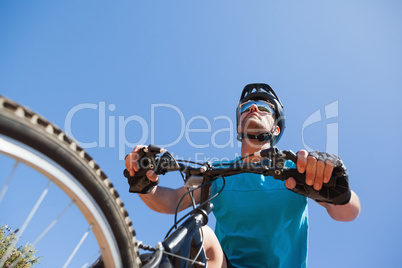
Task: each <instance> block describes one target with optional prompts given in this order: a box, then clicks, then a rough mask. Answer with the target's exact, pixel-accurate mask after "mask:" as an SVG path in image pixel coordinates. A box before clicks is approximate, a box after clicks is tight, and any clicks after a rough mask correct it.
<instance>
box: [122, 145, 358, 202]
mask: <svg viewBox="0 0 402 268" xmlns="http://www.w3.org/2000/svg"><path fill="white" fill-rule="evenodd" d="M161 153H163V154H162V155H160V156H159V154H161ZM253 155H254V156H261V157H262V160H261V161H259V162H256V163H246V162H242V161H241V159H243V158H241V159H240V160H238V161H235V162H232V163H219V164H215V165H212V164H211V163H209V162H206V163H203V164H201V165H200V166H198V167H195V166H194V164H189V163H188V162H185V161H182V162H179V161H177V160H176V159H174V157H173V156H172V155H171V154H170V153H168V152H166V150H164V149H161V148H159V147H156V146H153V145H150V146H148V148H147V149H145V150H144V149H143V150H141V152H140V158H139V161H138V163H139V166H140V170H139V171H138V172H136V174H135V175H134V176H133V177H131V176H130V174H129V173H128V171H127V170H125V171H124V176H125V177H126V178H127V179H128V182H129V184H130V192H141V193H144V191H142V189H141V187H144V185H145V188H146V187H148V188H151V189H152V188H153V186H155V185H156V183H154V182H151V181H150V180H148V179H147V178H146V172H147V171H148V170H150V169H151V170H153V171H154V172H155V173H156V174H158V175H164V174H166V173H167V172H171V171H180V172H182V173H184V174H185V175H186V176H185V178H186V180H187V179H189V178H190V177H191V176H202V177H203V178H204V182H205V181H206V180H208V181H211V180H215V179H217V178H219V177H227V176H231V175H236V174H239V173H256V174H262V175H264V176H272V177H273V178H275V179H277V180H281V181H285V180H287V179H288V178H290V177H292V178H294V179H295V181H296V187H295V188H294V189H291V190H292V191H293V192H296V193H298V194H301V195H304V196H307V197H310V198H312V199H314V200H316V201H318V202H327V203H332V204H335V205H343V204H346V203H347V202H349V200H350V195H351V192H350V188H349V183H348V173H347V171H346V168H345V166H344V165H343V163H342V161H341V160H340V159H339V158H337V161H336V163H335V166H334V170H333V173H332V176H331V179H330V180H329V182H328V183H324V184H323V185H322V188H321V190H319V191H317V190H315V189H314V188H313V186H310V185H307V184H306V182H305V176H306V175H305V173H299V172H298V171H297V169H295V168H288V167H286V166H285V162H286V160H290V161H292V162H293V163H297V155H296V154H295V153H294V152H292V151H281V150H279V149H278V148H277V147H272V148H269V149H265V150H262V151H259V152H257V153H254V154H253ZM250 156H252V155H250ZM147 190H148V192H149V191H150V189H147ZM145 193H146V191H145Z"/></svg>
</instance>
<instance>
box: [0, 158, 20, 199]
mask: <svg viewBox="0 0 402 268" xmlns="http://www.w3.org/2000/svg"><path fill="white" fill-rule="evenodd" d="M19 163H20V161H18V160H16V161H15V164H14V166H13V169H12V170H11V172H10V174H9V175H8V178H7V180H6V183H4V185H3V187H2V188H1V191H0V204H1V201H3V198H4V196H5V195H6V193H7V190H8V186H9V185H10V183H11V180H12V179H13V177H14V173H15V170H16V169H17V166H18V164H19Z"/></svg>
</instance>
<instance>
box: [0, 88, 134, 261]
mask: <svg viewBox="0 0 402 268" xmlns="http://www.w3.org/2000/svg"><path fill="white" fill-rule="evenodd" d="M0 163H1V171H2V172H1V178H0V187H1V190H0V211H1V213H0V224H1V225H6V226H9V228H10V227H11V228H14V232H15V234H16V239H15V241H13V245H16V244H17V243H19V244H20V243H30V244H32V245H34V247H35V248H37V249H38V254H39V255H40V256H43V264H44V265H45V266H47V267H68V266H69V267H97V266H99V264H100V263H102V265H104V266H105V267H139V265H140V259H139V253H138V246H137V241H136V239H135V232H134V229H133V228H132V222H131V220H130V219H129V217H128V213H127V211H126V210H125V209H124V205H123V202H122V201H121V199H120V198H119V195H118V193H117V192H116V190H115V189H114V187H113V184H112V183H111V181H110V180H109V179H108V177H107V176H106V174H105V173H104V172H103V171H102V170H101V169H100V168H99V166H98V165H97V164H96V162H95V161H94V160H93V159H92V158H91V157H90V156H89V155H88V154H87V153H86V152H85V150H83V149H82V148H81V147H80V146H79V145H77V143H76V142H74V141H73V140H72V139H70V138H69V137H67V135H66V134H65V133H64V132H63V131H61V130H60V129H59V128H58V127H56V126H55V125H53V124H52V123H50V122H49V121H47V120H46V119H45V118H44V117H42V116H40V115H38V114H36V113H35V112H33V111H31V110H30V109H28V108H26V107H23V106H21V105H19V104H17V103H15V102H14V101H12V100H9V99H7V98H5V97H1V96H0ZM6 165H9V167H7V166H6ZM23 186H27V187H25V188H28V189H24V187H23ZM13 188H16V189H17V190H16V191H14V190H13ZM36 188H39V191H38V192H34V190H36ZM40 188H42V189H40ZM45 197H46V198H45ZM48 199H50V200H48ZM59 199H60V203H61V204H59V203H54V202H53V200H57V201H59ZM22 205H25V207H26V208H25V207H22ZM24 213H26V215H23V214H24ZM76 215H77V216H76ZM49 216H52V217H53V218H50V217H49ZM38 219H39V220H38ZM77 223H80V224H77ZM76 226H77V227H76ZM17 228H18V231H17V230H16V229H17ZM26 230H28V231H30V232H25V231H26ZM30 233H33V234H32V236H31V234H30ZM77 234H79V236H77ZM18 240H20V241H18ZM44 246H47V247H46V249H45V247H44ZM79 249H80V250H79ZM12 250H13V248H12V247H9V248H8V251H7V252H5V253H4V254H3V257H2V258H1V257H0V267H3V265H4V263H5V261H6V259H7V256H8V255H9V253H10V251H12ZM81 251H84V253H81ZM53 259H55V261H56V260H57V261H60V262H52V261H53ZM99 260H102V262H100V261H99ZM16 264H17V262H14V263H13V264H12V265H11V267H14V266H15V265H16Z"/></svg>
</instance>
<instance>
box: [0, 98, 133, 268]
mask: <svg viewBox="0 0 402 268" xmlns="http://www.w3.org/2000/svg"><path fill="white" fill-rule="evenodd" d="M0 134H1V135H3V136H4V137H5V138H9V139H11V140H16V141H17V142H18V143H20V144H23V145H25V146H27V147H28V149H31V150H33V151H35V152H37V153H39V155H43V158H46V157H47V158H48V159H50V160H51V161H50V162H51V163H56V164H54V165H59V166H60V167H61V168H62V169H64V171H65V172H67V173H68V174H70V175H71V176H72V177H73V178H74V179H75V181H76V182H77V184H79V185H78V187H80V188H81V189H83V191H86V194H88V195H89V196H88V197H87V199H88V200H92V201H93V202H94V204H86V203H85V202H87V203H88V201H85V202H84V201H82V200H78V199H79V198H78V199H77V193H75V192H74V190H72V187H70V186H69V185H62V182H60V181H56V182H55V183H56V184H57V186H59V188H61V189H62V190H63V191H64V192H65V193H66V194H67V195H68V196H69V197H70V198H71V199H72V200H74V202H75V203H76V205H77V207H78V208H79V209H80V211H81V213H82V214H83V215H84V217H85V218H86V220H87V221H88V224H90V225H93V228H92V230H93V233H94V235H95V237H96V240H97V242H98V245H99V247H100V248H101V249H102V258H103V262H104V265H105V267H119V266H121V267H133V268H135V267H140V266H141V261H140V258H139V251H138V244H137V240H136V238H135V231H134V229H133V227H132V222H131V220H130V218H129V216H128V213H127V211H126V210H125V208H124V204H123V202H122V201H121V199H120V197H119V194H118V193H117V191H116V190H115V189H114V187H113V184H112V183H111V181H110V180H109V179H108V177H107V176H106V174H105V173H104V172H103V171H102V170H101V169H100V167H99V166H98V165H97V164H96V163H95V161H94V160H93V159H92V158H91V157H90V156H89V155H88V154H87V153H86V152H85V150H84V149H83V148H81V147H80V146H78V145H77V144H76V143H75V142H74V141H73V140H72V139H71V138H69V137H68V136H67V135H66V134H65V133H64V132H63V131H62V130H60V129H59V128H58V127H56V126H55V125H54V124H52V123H50V122H49V121H48V120H46V119H45V118H44V117H42V116H40V115H38V114H36V113H35V112H33V111H32V110H30V109H28V108H26V107H24V106H22V105H19V104H18V103H16V102H14V101H12V100H10V99H7V98H5V97H3V96H0ZM0 138H1V137H0ZM26 164H27V163H26ZM28 164H29V163H28ZM49 179H51V180H52V179H53V178H49ZM87 199H85V200H87ZM83 200H84V199H83ZM91 207H96V208H97V209H98V210H100V212H97V211H95V213H93V212H92V211H90V209H91ZM91 213H92V214H91ZM96 213H99V214H100V215H101V217H103V219H102V221H105V223H102V224H103V225H102V224H99V223H98V222H97V218H96V215H98V214H96ZM95 214H96V215H95ZM94 215H95V216H94ZM102 226H103V227H102ZM104 226H106V227H104ZM102 228H104V229H105V228H106V229H107V230H111V231H110V236H112V240H113V241H112V240H110V241H112V242H113V243H115V244H117V249H114V248H113V247H115V246H116V245H115V244H113V243H111V242H110V241H109V240H108V236H107V235H109V234H106V233H105V230H104V229H102ZM109 239H110V237H109ZM112 244H113V245H112ZM113 250H115V251H113ZM113 252H114V253H113ZM116 252H118V254H117V255H118V256H117V257H116V256H115V255H116ZM113 254H114V255H113ZM117 258H119V259H117Z"/></svg>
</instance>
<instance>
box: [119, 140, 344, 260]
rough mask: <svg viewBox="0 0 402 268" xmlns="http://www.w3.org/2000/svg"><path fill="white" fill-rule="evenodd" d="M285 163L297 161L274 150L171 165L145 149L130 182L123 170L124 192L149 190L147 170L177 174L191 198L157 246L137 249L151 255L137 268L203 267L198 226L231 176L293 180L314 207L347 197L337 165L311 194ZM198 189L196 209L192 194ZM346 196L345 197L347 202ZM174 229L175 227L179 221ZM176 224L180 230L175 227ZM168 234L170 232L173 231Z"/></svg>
mask: <svg viewBox="0 0 402 268" xmlns="http://www.w3.org/2000/svg"><path fill="white" fill-rule="evenodd" d="M250 156H260V157H262V160H261V161H259V162H253V163H248V162H243V161H242V160H244V159H245V158H247V157H250ZM286 161H291V162H293V163H296V162H297V155H296V154H295V153H294V152H292V151H281V150H279V149H278V148H277V147H272V148H269V149H266V150H262V151H259V152H256V153H254V154H251V155H247V156H244V157H242V158H239V159H237V160H234V161H231V162H220V163H212V164H211V163H209V162H206V163H194V162H190V161H185V160H176V159H175V158H174V157H173V156H172V155H171V154H170V153H169V152H167V151H166V150H165V149H162V148H159V147H157V146H154V145H149V146H148V147H145V148H143V149H142V150H141V151H140V158H139V159H138V164H139V166H140V170H139V171H138V172H136V174H135V176H133V177H131V176H130V174H129V173H128V171H127V170H124V176H125V177H126V178H127V179H128V183H129V185H130V189H129V191H130V192H134V193H136V192H139V188H145V189H147V188H148V189H147V190H148V191H149V187H148V186H149V185H147V184H150V185H151V186H152V182H150V181H149V180H148V179H146V177H145V175H146V172H147V171H148V170H150V169H152V170H153V171H154V172H155V173H156V174H159V175H164V174H166V173H168V172H172V171H179V172H180V174H181V175H182V177H183V180H184V183H185V186H186V187H187V189H188V192H187V193H186V195H187V194H188V195H190V197H191V198H192V203H193V209H192V210H191V211H190V212H189V213H187V214H186V215H185V216H183V217H182V218H181V219H180V220H177V213H178V210H179V207H180V205H181V202H182V201H183V199H184V197H185V196H183V198H182V199H181V201H180V202H179V204H177V209H176V214H175V223H174V226H173V227H172V228H171V229H170V230H169V232H168V234H167V235H166V237H165V239H164V240H163V242H161V243H159V244H158V245H157V247H156V248H152V247H149V246H145V245H142V244H140V245H139V247H140V248H141V249H145V250H150V251H152V253H148V254H142V255H141V256H140V257H141V261H142V264H143V267H146V268H150V267H177V268H182V267H183V268H185V267H206V266H207V256H206V255H205V252H204V249H203V234H202V229H201V227H202V226H203V225H205V224H207V222H208V214H209V213H210V212H211V211H212V204H211V200H212V199H214V198H215V197H216V196H218V195H219V194H220V193H221V192H222V191H223V189H224V187H225V183H224V182H225V180H227V179H231V178H230V176H231V175H236V174H239V173H256V174H262V175H264V176H272V177H273V178H275V179H278V180H282V181H284V180H286V179H288V178H289V177H293V178H294V179H295V180H296V187H295V188H294V189H293V191H294V192H296V193H299V194H302V195H304V196H307V197H310V198H312V199H314V200H316V201H318V202H328V203H333V204H342V203H343V202H344V200H345V199H347V198H350V196H349V195H350V189H349V184H348V174H347V172H346V168H345V166H344V165H343V163H342V161H340V160H339V161H338V163H337V164H336V165H335V167H334V170H333V173H332V177H331V179H330V180H329V182H328V183H324V184H323V186H322V189H321V190H320V191H317V190H315V189H314V188H313V186H309V185H307V184H306V183H305V174H301V173H299V172H298V171H297V169H295V168H288V167H286V166H287V165H285V162H286ZM217 179H222V180H223V186H222V188H221V189H220V191H218V192H217V193H216V194H215V195H214V196H211V187H212V183H213V181H215V180H217ZM139 185H140V186H139ZM197 189H201V198H200V202H199V205H198V206H197V205H196V202H195V200H194V198H193V196H192V193H193V192H194V191H195V190H197ZM348 196H349V197H348ZM182 221H183V223H182V224H180V222H182ZM179 224H180V225H179ZM173 230H174V231H173Z"/></svg>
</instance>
